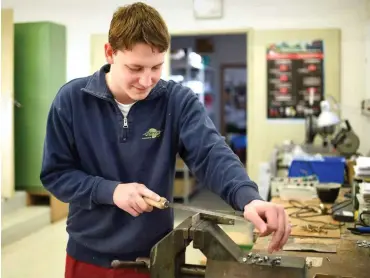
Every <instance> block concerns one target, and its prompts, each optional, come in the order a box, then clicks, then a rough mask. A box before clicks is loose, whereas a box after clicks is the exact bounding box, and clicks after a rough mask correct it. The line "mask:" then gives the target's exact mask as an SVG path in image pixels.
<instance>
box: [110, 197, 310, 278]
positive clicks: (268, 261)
mask: <svg viewBox="0 0 370 278" xmlns="http://www.w3.org/2000/svg"><path fill="white" fill-rule="evenodd" d="M146 201H147V202H149V203H150V204H151V205H153V206H154V207H157V208H159V209H166V208H169V207H173V208H180V209H186V210H191V211H195V212H198V213H197V214H195V215H193V216H191V217H188V218H187V219H186V220H185V221H183V222H182V223H181V224H180V225H178V226H177V227H176V228H174V230H173V231H171V232H170V233H168V234H167V235H166V236H165V237H164V238H162V239H161V240H160V241H159V242H157V244H155V245H154V246H153V248H152V249H151V252H150V258H137V260H136V261H134V262H132V261H118V260H115V261H113V262H112V267H114V268H136V269H137V271H142V272H145V273H150V277H152V278H190V277H206V278H221V277H228V278H243V277H244V278H248V277H259V278H267V277H275V278H283V277H284V278H285V277H290V278H306V271H307V266H306V258H304V257H290V256H276V255H271V254H262V253H260V254H253V253H248V252H246V251H245V250H243V249H242V248H240V247H239V246H238V245H237V244H236V243H235V242H234V241H233V240H232V239H231V238H230V237H229V236H228V235H227V234H226V233H225V231H224V230H222V229H221V228H220V227H219V226H218V224H229V225H230V224H234V220H243V221H245V220H244V218H243V216H242V215H240V214H239V213H238V212H237V213H236V214H227V213H221V212H215V211H208V210H203V209H200V208H195V207H189V206H185V205H180V204H172V203H170V202H168V201H167V200H166V199H164V198H163V199H161V201H160V202H152V201H151V200H148V199H146ZM191 242H193V248H195V249H199V250H200V251H201V252H202V253H203V254H204V255H205V256H206V259H207V261H206V265H194V264H193V265H191V264H185V252H186V248H187V247H188V246H189V244H190V243H191Z"/></svg>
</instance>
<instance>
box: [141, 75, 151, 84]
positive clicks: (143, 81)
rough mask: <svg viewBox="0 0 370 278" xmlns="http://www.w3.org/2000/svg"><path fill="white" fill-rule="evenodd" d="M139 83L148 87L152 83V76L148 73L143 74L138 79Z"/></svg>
mask: <svg viewBox="0 0 370 278" xmlns="http://www.w3.org/2000/svg"><path fill="white" fill-rule="evenodd" d="M139 83H140V85H141V86H143V87H149V86H150V85H152V84H151V83H152V76H151V75H150V74H143V75H142V76H141V77H140V79H139Z"/></svg>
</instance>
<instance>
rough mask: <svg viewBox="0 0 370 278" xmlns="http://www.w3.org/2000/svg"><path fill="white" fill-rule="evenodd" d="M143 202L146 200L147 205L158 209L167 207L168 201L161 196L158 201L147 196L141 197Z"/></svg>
mask: <svg viewBox="0 0 370 278" xmlns="http://www.w3.org/2000/svg"><path fill="white" fill-rule="evenodd" d="M143 199H144V200H145V202H147V204H148V205H151V206H153V207H156V208H159V209H166V208H168V201H167V199H166V198H163V197H161V200H160V201H154V200H152V199H149V198H147V197H143Z"/></svg>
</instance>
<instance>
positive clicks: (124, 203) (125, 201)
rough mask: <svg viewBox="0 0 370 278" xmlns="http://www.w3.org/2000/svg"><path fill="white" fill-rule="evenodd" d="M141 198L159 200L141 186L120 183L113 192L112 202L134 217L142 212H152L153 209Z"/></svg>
mask: <svg viewBox="0 0 370 278" xmlns="http://www.w3.org/2000/svg"><path fill="white" fill-rule="evenodd" d="M143 197H147V198H149V199H153V200H154V201H159V200H160V198H161V197H160V196H159V195H158V194H156V193H154V192H153V191H151V190H150V189H148V188H147V187H146V186H145V185H143V184H139V183H121V184H119V185H118V186H117V187H116V189H115V190H114V193H113V202H114V204H115V205H116V206H117V207H119V208H120V209H123V210H124V211H126V212H128V213H129V214H131V215H132V216H135V217H136V216H139V215H140V214H142V213H143V212H150V211H152V210H153V207H152V206H150V205H148V203H147V202H145V200H144V199H143Z"/></svg>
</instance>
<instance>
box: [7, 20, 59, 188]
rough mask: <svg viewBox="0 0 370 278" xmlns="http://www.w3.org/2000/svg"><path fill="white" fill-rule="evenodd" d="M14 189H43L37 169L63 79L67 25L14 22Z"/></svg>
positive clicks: (39, 167)
mask: <svg viewBox="0 0 370 278" xmlns="http://www.w3.org/2000/svg"><path fill="white" fill-rule="evenodd" d="M14 40H15V43H14V45H15V46H14V47H15V49H14V54H15V55H14V57H15V58H14V59H15V60H14V89H15V99H16V100H17V101H18V102H20V103H21V105H22V107H21V108H17V109H15V114H14V121H15V131H14V132H15V183H16V189H18V190H20V189H22V190H39V189H42V184H41V181H40V170H41V161H42V153H43V144H44V138H45V127H46V120H47V116H48V112H49V109H50V105H51V102H52V101H53V99H54V97H55V95H56V94H57V92H58V90H59V88H60V87H61V86H62V85H63V84H64V83H65V82H66V28H65V27H64V26H62V25H58V24H55V23H52V22H33V23H17V24H15V25H14Z"/></svg>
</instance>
